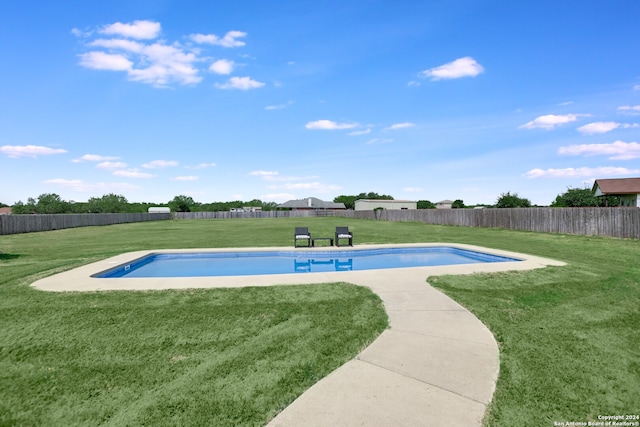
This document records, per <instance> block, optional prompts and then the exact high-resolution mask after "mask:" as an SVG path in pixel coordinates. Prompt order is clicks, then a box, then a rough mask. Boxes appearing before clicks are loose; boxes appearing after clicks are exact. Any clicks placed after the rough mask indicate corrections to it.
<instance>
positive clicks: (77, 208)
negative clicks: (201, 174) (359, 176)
mask: <svg viewBox="0 0 640 427" xmlns="http://www.w3.org/2000/svg"><path fill="white" fill-rule="evenodd" d="M358 199H377V200H394V198H393V197H392V196H390V195H387V194H378V193H375V192H368V193H360V194H357V195H340V196H338V197H336V198H334V199H333V202H334V203H344V205H345V207H346V208H347V209H355V201H356V200H358ZM619 204H620V201H619V200H618V198H617V197H612V196H607V197H596V196H594V195H593V193H592V191H591V190H590V189H588V188H568V189H567V191H565V192H564V193H561V194H559V195H558V196H557V197H556V199H555V200H554V201H553V202H552V203H551V207H558V208H560V207H587V206H618V205H619ZM5 206H7V205H5V204H1V203H0V207H5ZM154 206H168V207H169V208H170V209H171V210H172V211H173V212H220V211H229V210H230V209H237V208H243V207H247V206H253V207H259V208H261V209H262V210H265V211H270V210H275V209H277V207H278V203H275V202H263V201H262V200H259V199H253V200H249V201H241V200H235V201H230V202H213V203H199V202H196V201H195V200H194V199H193V198H192V197H190V196H185V195H179V196H175V197H174V198H173V199H172V200H170V201H169V202H166V203H151V202H129V201H128V200H127V199H126V197H124V196H122V195H118V194H113V193H110V194H105V195H104V196H101V197H92V198H90V199H89V200H88V201H87V202H72V201H65V200H62V198H61V197H60V196H59V195H58V194H55V193H44V194H41V195H40V196H38V198H37V199H34V198H31V197H30V198H28V199H27V202H26V203H23V202H22V201H19V202H17V203H16V204H14V205H13V206H12V207H11V211H12V213H14V214H59V213H135V212H147V211H148V209H149V208H150V207H154ZM476 206H482V207H491V208H529V207H532V206H533V205H532V204H531V201H530V200H529V199H527V198H524V197H520V196H519V195H518V193H511V192H507V193H502V194H501V195H500V196H499V197H498V199H497V200H496V202H495V203H494V204H493V205H474V206H466V205H465V203H464V201H463V200H461V199H457V200H455V201H454V202H453V205H452V207H453V208H454V209H462V208H470V207H476ZM435 207H436V205H435V204H434V203H432V202H431V201H429V200H418V202H417V208H418V209H435Z"/></svg>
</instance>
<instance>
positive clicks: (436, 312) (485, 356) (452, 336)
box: [33, 244, 564, 427]
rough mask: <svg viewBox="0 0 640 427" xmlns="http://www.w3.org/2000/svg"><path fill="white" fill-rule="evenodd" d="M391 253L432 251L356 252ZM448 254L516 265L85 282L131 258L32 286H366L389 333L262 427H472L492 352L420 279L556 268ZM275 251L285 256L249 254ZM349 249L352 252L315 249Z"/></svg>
mask: <svg viewBox="0 0 640 427" xmlns="http://www.w3.org/2000/svg"><path fill="white" fill-rule="evenodd" d="M398 246H401V247H411V246H433V245H427V244H421V245H415V244H413V245H375V246H374V245H371V246H363V247H358V248H357V249H364V248H374V247H376V248H377V247H398ZM446 246H455V247H461V248H464V249H471V250H478V251H483V252H488V253H492V254H497V255H503V256H509V257H514V258H519V259H521V261H519V262H498V263H485V264H466V265H454V266H440V267H416V268H403V269H389V270H370V271H348V272H331V273H308V274H288V275H269V276H237V277H207V278H204V277H203V278H188V279H185V280H183V279H181V278H177V279H176V278H171V279H95V278H91V277H90V275H91V274H94V273H97V272H100V271H103V270H105V269H107V268H110V267H113V266H114V265H119V264H122V263H125V262H130V261H131V260H133V259H136V258H138V257H140V256H141V255H143V254H144V253H141V252H136V253H129V254H123V255H120V256H118V257H114V258H110V259H108V260H104V261H100V262H98V263H94V264H90V265H87V266H84V267H80V268H78V269H75V270H72V271H69V272H65V273H60V274H57V275H54V276H50V277H48V278H45V279H42V280H39V281H37V282H35V283H34V284H33V286H34V287H36V288H39V289H42V290H48V291H89V290H108V289H131V290H147V289H168V288H188V287H189V288H193V287H240V286H270V285H274V284H300V283H326V282H338V281H345V282H349V283H354V284H357V285H361V286H366V287H369V288H370V289H371V290H372V291H373V292H375V293H376V294H378V295H379V296H380V297H381V299H382V300H383V302H384V305H385V309H386V311H387V313H388V315H389V320H390V328H389V329H388V330H386V331H384V332H383V333H382V334H381V335H380V336H379V337H378V338H377V339H376V340H375V341H374V342H373V343H372V344H371V345H370V346H369V347H367V348H366V349H364V350H363V351H362V352H361V353H360V354H359V355H358V356H357V357H356V358H355V359H353V360H351V361H349V362H347V363H346V364H344V365H343V366H341V367H340V368H338V369H337V370H335V371H334V372H332V373H331V374H329V375H328V376H327V377H325V378H323V379H322V380H320V381H319V382H318V383H316V384H315V385H313V386H312V387H311V388H310V389H308V390H307V391H306V392H305V393H303V394H302V395H301V396H300V397H299V398H298V399H296V400H295V401H294V402H293V403H292V404H291V405H290V406H288V407H287V408H285V410H284V411H282V412H281V413H280V414H279V415H278V416H277V417H276V418H274V419H273V420H272V421H271V422H270V423H269V424H268V426H269V427H276V426H278V427H282V426H296V427H298V426H331V425H334V426H435V425H437V426H440V425H451V424H454V423H455V424H456V425H463V426H480V424H481V420H482V417H483V415H484V413H485V410H486V407H487V405H488V404H489V403H490V402H491V398H492V396H493V392H494V390H495V384H496V380H497V378H498V372H499V352H498V347H497V344H496V342H495V340H494V338H493V335H492V334H491V332H490V331H489V330H488V329H487V328H486V327H485V326H484V325H483V324H482V322H480V321H479V320H478V319H477V318H476V317H475V316H473V315H472V314H471V313H470V312H469V311H467V310H466V309H464V308H463V307H462V306H460V305H459V304H458V303H456V302H455V301H453V300H452V299H451V298H449V297H447V296H446V295H444V294H442V293H441V292H439V291H437V290H435V289H434V288H432V287H431V286H429V285H428V284H427V283H426V278H427V277H429V276H435V275H443V274H471V273H479V272H496V271H507V270H529V269H533V268H541V267H545V266H547V265H564V263H562V262H558V261H554V260H550V259H545V258H539V257H533V256H528V255H524V254H516V253H511V252H505V251H497V250H490V249H486V248H479V247H474V246H469V245H449V244H447V245H446ZM283 249H284V250H287V251H289V250H291V248H261V249H255V250H256V251H264V250H283ZM349 249H352V248H348V249H346V248H327V249H321V248H316V249H315V250H332V251H335V250H349ZM229 250H230V249H222V250H214V251H229ZM237 250H241V251H247V249H237ZM189 251H192V250H189ZM189 251H185V250H183V251H171V252H189ZM200 251H202V250H200ZM207 251H211V250H207ZM297 251H300V252H303V251H305V250H300V249H298V250H297ZM154 252H156V253H157V252H163V251H154ZM164 252H168V251H164Z"/></svg>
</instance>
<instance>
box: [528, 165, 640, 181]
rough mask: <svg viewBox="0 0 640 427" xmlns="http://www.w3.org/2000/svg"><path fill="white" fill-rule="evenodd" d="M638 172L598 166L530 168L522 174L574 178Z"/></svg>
mask: <svg viewBox="0 0 640 427" xmlns="http://www.w3.org/2000/svg"><path fill="white" fill-rule="evenodd" d="M638 173H640V169H628V168H616V167H599V168H587V167H583V168H564V169H531V170H530V171H529V172H527V173H526V174H524V176H525V177H527V178H532V179H533V178H567V177H569V178H576V177H602V176H618V175H633V174H638Z"/></svg>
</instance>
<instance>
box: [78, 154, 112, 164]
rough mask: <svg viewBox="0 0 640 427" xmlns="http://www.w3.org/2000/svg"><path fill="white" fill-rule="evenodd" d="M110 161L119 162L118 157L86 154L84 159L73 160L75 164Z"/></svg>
mask: <svg viewBox="0 0 640 427" xmlns="http://www.w3.org/2000/svg"><path fill="white" fill-rule="evenodd" d="M109 160H118V157H113V156H100V155H98V154H85V155H84V156H82V157H79V158H77V159H73V160H71V161H72V162H73V163H81V162H106V161H109Z"/></svg>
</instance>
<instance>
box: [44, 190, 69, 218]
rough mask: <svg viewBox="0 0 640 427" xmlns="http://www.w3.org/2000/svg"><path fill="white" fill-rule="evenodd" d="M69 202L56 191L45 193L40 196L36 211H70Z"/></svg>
mask: <svg viewBox="0 0 640 427" xmlns="http://www.w3.org/2000/svg"><path fill="white" fill-rule="evenodd" d="M69 210H70V208H69V203H68V202H65V201H64V200H62V198H60V196H59V195H57V194H55V193H44V194H41V195H39V196H38V202H37V203H36V212H37V213H39V214H60V213H67V212H69Z"/></svg>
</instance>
